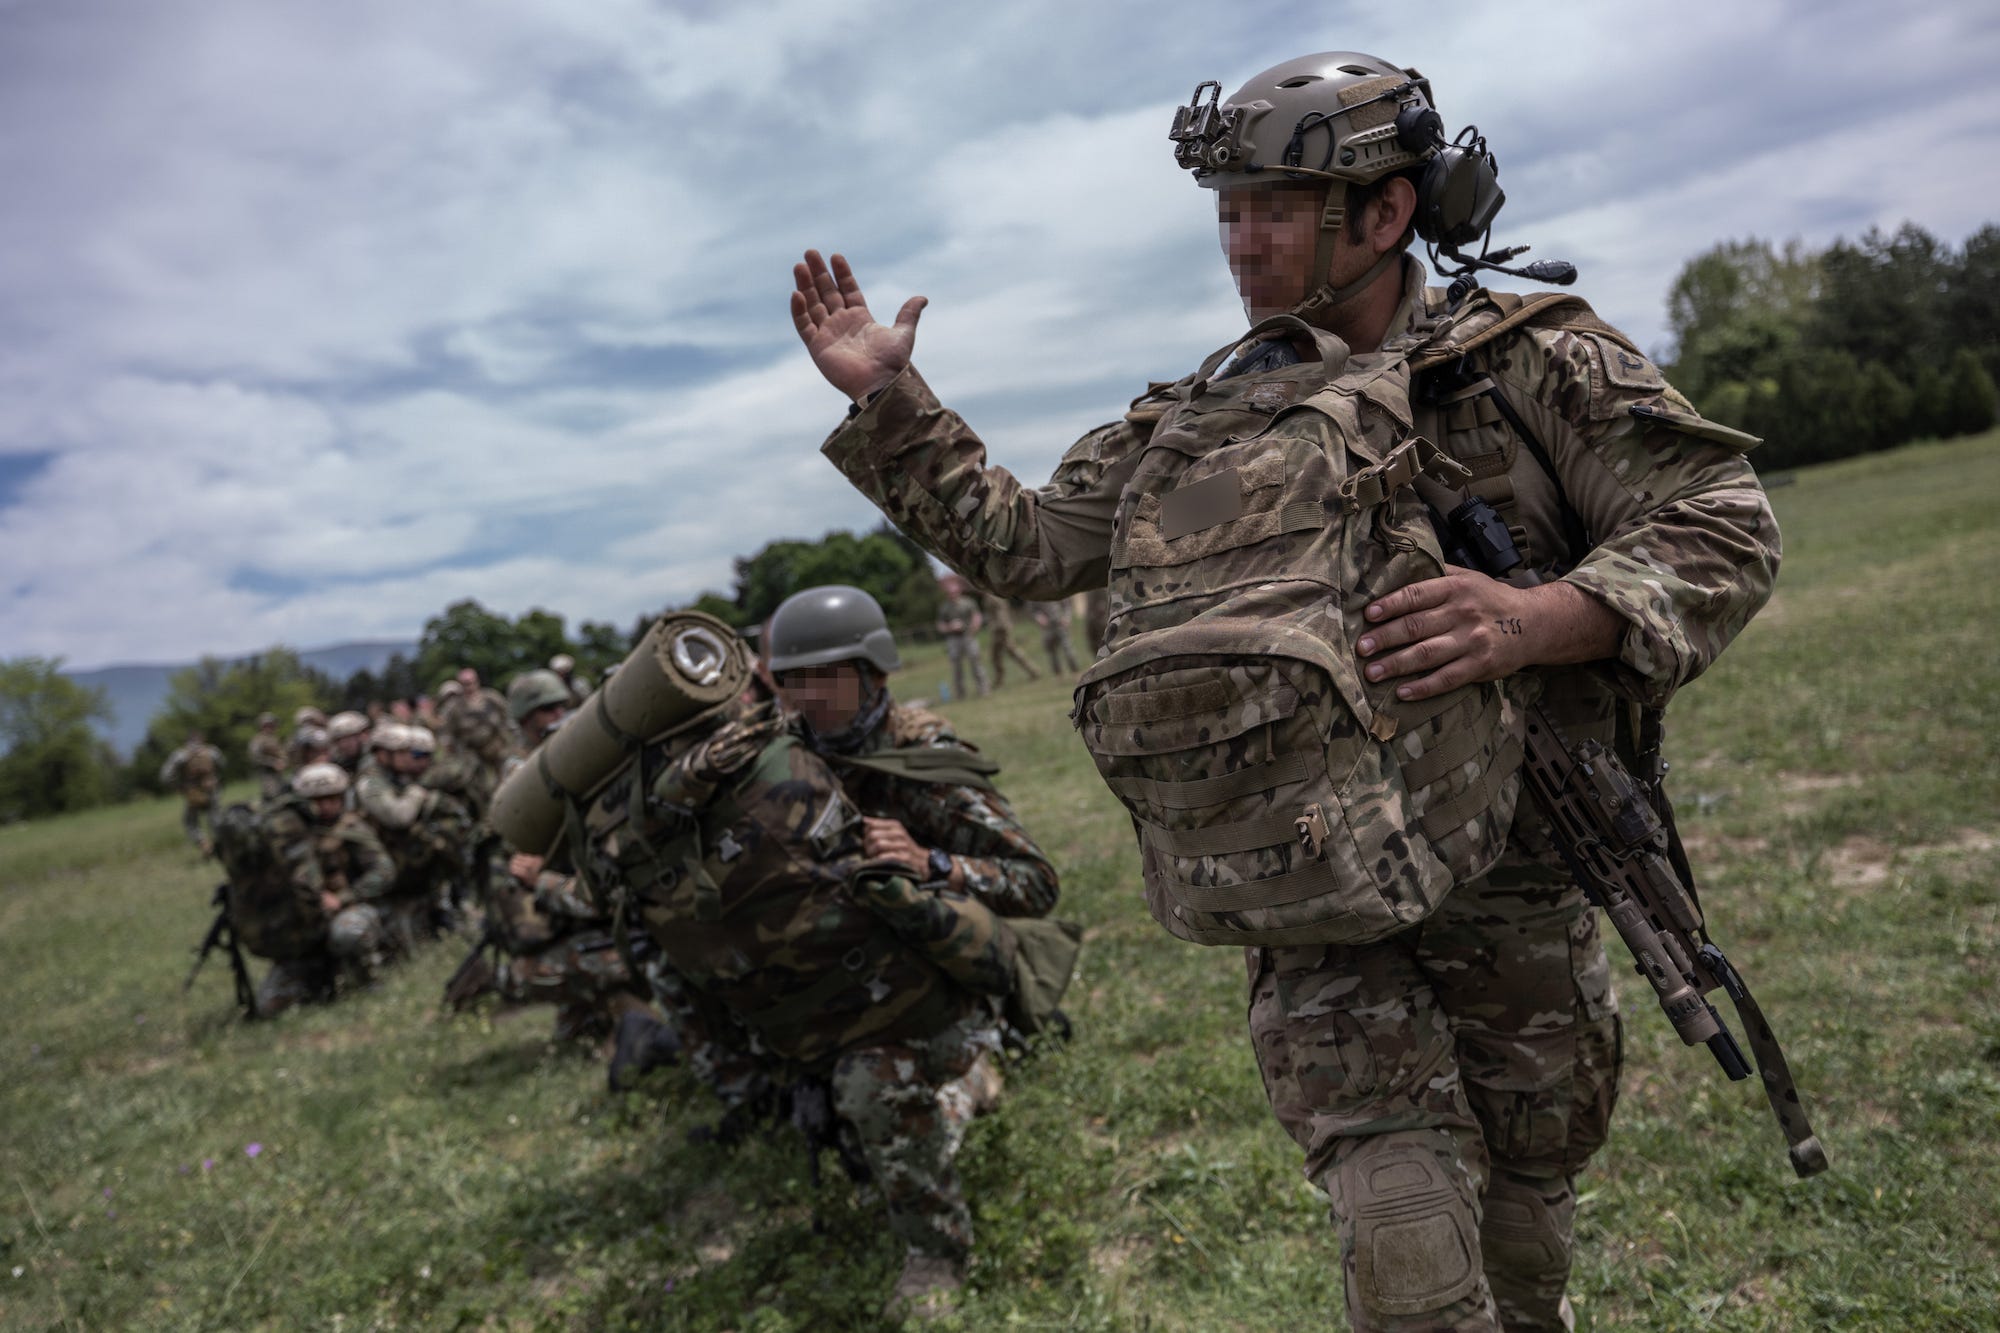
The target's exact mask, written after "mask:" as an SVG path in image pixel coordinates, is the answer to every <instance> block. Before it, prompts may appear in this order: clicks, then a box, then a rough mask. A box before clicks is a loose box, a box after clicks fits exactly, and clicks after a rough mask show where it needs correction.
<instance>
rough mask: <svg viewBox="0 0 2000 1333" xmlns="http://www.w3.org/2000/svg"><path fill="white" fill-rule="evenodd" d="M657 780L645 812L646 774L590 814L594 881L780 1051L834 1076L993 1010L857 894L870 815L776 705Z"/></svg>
mask: <svg viewBox="0 0 2000 1333" xmlns="http://www.w3.org/2000/svg"><path fill="white" fill-rule="evenodd" d="M657 757H659V758H664V756H663V755H661V756H657ZM643 776H644V777H646V778H650V779H651V781H650V782H649V783H648V785H647V786H646V787H645V788H644V789H643V790H642V793H641V799H639V800H637V801H635V800H634V799H633V787H634V784H635V782H637V781H639V780H640V779H641V777H642V773H641V770H640V769H639V768H637V767H635V768H633V769H629V770H627V772H626V773H625V774H624V775H622V776H621V777H620V778H619V779H617V780H616V781H614V782H613V783H612V784H611V785H610V786H609V787H607V788H606V789H605V791H604V792H602V793H601V794H600V795H599V796H598V797H597V799H596V800H595V801H594V802H593V803H592V805H591V808H590V810H589V811H588V812H587V815H586V824H587V826H588V827H589V829H590V830H591V847H590V849H589V852H588V854H587V855H586V857H585V861H586V863H587V865H588V866H589V874H590V876H591V878H592V881H593V883H594V884H596V885H597V887H598V890H599V892H600V893H602V894H605V895H608V896H610V897H613V898H616V899H621V900H622V902H623V911H624V913H625V914H626V916H627V918H628V919H631V920H634V921H635V923H636V924H638V925H641V926H643V928H644V929H645V930H646V931H647V933H648V934H649V935H651V936H652V938H653V940H654V942H655V943H656V944H657V945H658V946H659V948H660V951H661V953H662V954H663V955H664V958H665V961H666V963H667V965H669V966H670V967H671V968H672V969H673V971H674V972H675V973H677V974H678V975H679V977H680V978H682V979H683V980H684V981H685V982H686V983H687V984H688V985H689V986H691V987H693V988H694V989H695V990H697V991H699V992H700V993H701V995H702V996H703V997H704V1000H705V1002H706V1003H709V1004H711V1005H718V1006H721V1007H722V1008H723V1009H726V1010H727V1012H728V1013H729V1015H730V1016H731V1019H732V1021H733V1022H735V1023H738V1024H740V1025H741V1026H742V1027H743V1028H745V1029H747V1030H748V1031H750V1032H754V1033H755V1034H756V1035H757V1037H758V1039H759V1040H760V1041H761V1042H762V1043H763V1045H764V1046H765V1047H767V1048H768V1049H769V1050H771V1051H772V1052H774V1053H775V1054H777V1055H778V1056H780V1057H782V1058H784V1059H786V1060H789V1061H793V1062H796V1063H798V1064H801V1065H805V1066H809V1067H812V1066H822V1065H824V1063H825V1062H827V1061H830V1060H831V1059H832V1057H833V1056H835V1055H836V1054H838V1053H839V1052H840V1051H843V1050H848V1049H852V1048H855V1047H860V1046H867V1045H874V1044H877V1043H881V1042H888V1041H898V1040H913V1039H917V1038H921V1037H924V1036H928V1035H930V1034H932V1033H935V1032H939V1031H942V1030H943V1029H944V1028H945V1027H947V1026H949V1025H950V1024H952V1023H954V1022H957V1021H959V1020H960V1019H962V1018H964V1017H966V1016H968V1015H970V1014H972V1013H974V1012H975V1011H977V1010H978V1009H979V1007H980V1005H981V1004H982V1003H983V1002H982V1001H980V1000H978V999H977V998H975V997H973V996H971V995H970V994H968V993H966V992H964V991H962V990H960V989H958V988H957V987H955V986H953V985H951V984H950V983H948V982H947V981H946V980H945V979H944V977H943V976H942V975H941V974H940V973H939V971H938V969H937V968H936V967H935V966H934V965H933V964H931V963H930V962H928V961H927V960H925V959H924V958H923V957H922V956H920V955H919V954H918V952H917V951H916V950H915V949H913V948H911V947H910V946H908V945H906V944H904V943H903V942H902V941H901V940H900V939H899V937H898V936H897V935H896V933H895V932H894V931H893V930H892V929H891V927H890V926H889V924H888V923H887V922H885V921H884V920H883V919H882V918H881V917H880V916H878V915H876V914H875V913H874V912H872V911H871V910H869V909H868V908H866V907H864V906H862V905H861V904H860V903H859V902H857V901H856V900H855V899H854V898H853V897H852V896H851V895H850V894H849V892H848V891H847V881H848V878H849V876H850V875H851V874H852V872H853V871H855V870H856V869H857V868H858V867H859V866H860V865H861V864H862V863H863V861H862V857H861V855H860V839H859V826H860V819H859V815H858V813H857V812H856V811H855V809H854V807H853V805H852V804H851V803H850V802H849V801H848V800H847V798H846V796H845V795H844V793H843V792H842V790H841V786H840V783H839V782H838V781H837V780H836V779H835V777H834V775H833V773H832V771H831V770H829V769H828V767H827V766H826V764H825V763H824V762H823V761H822V760H821V759H820V758H819V757H818V756H817V755H815V754H813V752H812V751H811V750H809V749H807V748H806V747H805V746H804V745H802V744H800V743H798V741H797V740H796V739H795V738H794V737H793V736H792V735H790V734H789V732H787V731H786V730H785V729H784V726H783V723H782V721H781V720H780V719H779V718H778V716H777V714H776V712H775V710H774V709H773V708H771V707H769V706H765V707H760V708H756V709H753V710H750V711H749V712H748V713H747V714H746V715H745V716H743V717H740V718H739V719H738V720H736V721H732V722H728V723H725V724H724V725H722V726H721V727H719V728H718V729H717V730H715V731H714V732H712V733H710V734H709V735H708V736H706V737H705V738H703V739H701V740H699V741H697V742H695V743H693V744H692V745H691V746H689V747H688V748H687V749H686V750H684V751H683V752H681V753H680V754H679V755H678V756H677V757H675V758H674V759H673V761H672V762H671V763H667V764H663V765H662V766H660V767H658V768H655V767H651V766H650V765H649V766H648V767H646V768H645V770H644V773H643Z"/></svg>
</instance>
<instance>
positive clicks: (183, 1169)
mask: <svg viewBox="0 0 2000 1333" xmlns="http://www.w3.org/2000/svg"><path fill="white" fill-rule="evenodd" d="M179 1170H180V1173H181V1174H182V1175H186V1174H187V1173H188V1164H187V1163H186V1162H182V1163H181V1164H180V1168H179Z"/></svg>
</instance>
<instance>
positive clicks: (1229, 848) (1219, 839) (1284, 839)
mask: <svg viewBox="0 0 2000 1333" xmlns="http://www.w3.org/2000/svg"><path fill="white" fill-rule="evenodd" d="M1296 818H1297V817H1296V816H1294V815H1292V814H1290V813H1283V814H1276V815H1265V816H1263V817H1262V818H1260V819H1233V820H1230V821H1229V822H1228V823H1224V824H1206V825H1203V826H1202V827H1201V828H1194V829H1170V828H1161V827H1160V826H1159V825H1157V824H1150V825H1148V826H1147V828H1146V840H1147V841H1148V842H1150V843H1152V844H1153V846H1155V847H1157V848H1159V849H1160V850H1161V851H1163V852H1165V853H1166V854H1167V855H1168V856H1182V857H1196V856H1228V855H1229V854H1230V853H1231V852H1254V851H1256V850H1257V849H1258V848H1259V847H1276V846H1278V845H1279V844H1281V843H1288V842H1295V841H1297V839H1298V829H1297V826H1296V822H1295V821H1296Z"/></svg>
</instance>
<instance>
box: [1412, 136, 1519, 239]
mask: <svg viewBox="0 0 2000 1333" xmlns="http://www.w3.org/2000/svg"><path fill="white" fill-rule="evenodd" d="M1506 202H1507V195H1506V193H1505V192H1504V191H1503V190H1501V188H1500V175H1499V173H1498V172H1497V171H1495V170H1494V167H1493V159H1492V158H1491V157H1489V156H1488V155H1487V154H1485V153H1481V152H1475V151H1473V150H1471V149H1468V148H1464V147H1461V146H1460V145H1458V144H1451V145H1449V146H1447V147H1445V148H1442V149H1440V150H1439V151H1438V154H1437V156H1436V157H1433V158H1432V159H1431V160H1430V163H1429V165H1427V166H1426V167H1425V168H1424V175H1423V180H1422V181H1421V182H1420V183H1419V184H1418V186H1417V234H1418V235H1419V236H1421V237H1423V238H1424V239H1425V240H1426V241H1430V242H1432V243H1433V244H1437V245H1444V246H1447V247H1457V246H1461V245H1469V244H1471V243H1472V242H1473V241H1476V240H1478V239H1479V238H1480V237H1481V236H1483V235H1485V234H1486V230H1487V228H1489V227H1491V226H1492V225H1493V218H1494V215H1495V214H1497V213H1498V212H1499V211H1500V205H1502V204H1504V203H1506Z"/></svg>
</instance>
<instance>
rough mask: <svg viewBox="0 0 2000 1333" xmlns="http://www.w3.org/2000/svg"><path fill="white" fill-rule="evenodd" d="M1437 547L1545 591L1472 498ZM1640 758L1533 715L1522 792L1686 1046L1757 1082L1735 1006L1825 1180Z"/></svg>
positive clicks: (1807, 1155) (1776, 1053)
mask: <svg viewBox="0 0 2000 1333" xmlns="http://www.w3.org/2000/svg"><path fill="white" fill-rule="evenodd" d="M1441 535H1443V536H1444V538H1445V546H1446V550H1445V557H1446V559H1448V560H1450V561H1451V562H1452V563H1453V564H1456V565H1461V566H1464V567H1466V568H1469V569H1477V570H1480V571H1481V572H1483V573H1486V574H1489V575H1491V576H1492V577H1494V578H1497V579H1504V580H1506V581H1507V582H1510V583H1513V584H1515V585H1516V586H1520V587H1532V586H1534V585H1536V584H1539V583H1540V582H1541V581H1542V579H1541V576H1540V575H1539V574H1538V573H1537V572H1536V571H1535V570H1534V569H1532V568H1530V567H1529V566H1528V565H1527V563H1526V562H1525V561H1523V560H1522V558H1521V553H1520V550H1519V549H1518V548H1517V547H1516V546H1515V545H1514V538H1513V534H1512V533H1510V532H1509V531H1508V530H1507V525H1506V523H1504V522H1503V521H1502V520H1501V518H1500V516H1499V514H1497V513H1495V512H1494V510H1493V507H1492V506H1491V505H1489V504H1488V503H1487V502H1486V501H1484V500H1482V499H1479V498H1478V497H1476V496H1475V497H1474V498H1472V499H1470V500H1467V501H1466V502H1465V503H1463V504H1461V505H1459V506H1458V507H1457V508H1456V509H1453V510H1452V511H1451V513H1450V515H1449V516H1447V517H1446V518H1445V519H1444V521H1443V524H1442V525H1441ZM1641 748H1642V755H1641V761H1642V763H1643V764H1644V766H1645V767H1646V769H1647V770H1648V771H1647V773H1646V780H1645V781H1643V782H1642V781H1640V780H1639V779H1637V778H1634V777H1633V776H1632V774H1631V773H1630V772H1629V771H1628V770H1627V769H1626V767H1625V764H1624V762H1623V761H1622V760H1620V759H1619V757H1618V754H1617V753H1616V752H1615V751H1614V750H1613V749H1611V747H1609V746H1607V745H1605V744H1603V743H1602V742H1600V741H1594V740H1593V741H1585V742H1584V743H1582V744H1581V745H1572V744H1570V743H1569V741H1568V740H1566V739H1565V738H1564V737H1563V735H1562V733H1561V732H1560V731H1559V730H1558V729H1557V728H1556V726H1555V725H1554V723H1552V722H1551V721H1550V720H1549V717H1548V715H1547V714H1546V713H1545V712H1544V711H1543V710H1542V708H1541V706H1540V705H1536V706H1534V707H1533V708H1530V709H1529V710H1528V715H1527V735H1526V737H1525V749H1524V757H1523V759H1522V762H1521V779H1522V783H1523V785H1524V786H1525V787H1526V788H1527V791H1528V794H1529V796H1530V797H1531V798H1532V799H1533V800H1534V802H1535V807H1536V808H1537V809H1538V810H1540V811H1541V813H1542V816H1543V818H1544V819H1546V820H1547V821H1548V824H1549V829H1550V832H1551V834H1552V835H1553V837H1554V840H1555V845H1556V850H1557V851H1559V852H1560V853H1561V854H1562V858H1563V861H1564V863H1565V864H1567V865H1568V867H1569V871H1570V874H1571V875H1573V876H1574V877H1575V878H1576V882H1577V884H1578V885H1580V886H1581V887H1582V889H1583V891H1584V894H1585V895H1586V896H1587V897H1588V898H1589V899H1590V901H1591V902H1592V903H1594V904H1596V905H1597V906H1598V907H1601V908H1603V909H1604V914H1605V915H1606V916H1607V917H1609V918H1611V923H1612V925H1614V926H1616V927H1617V928H1618V934H1619V937H1620V938H1621V939H1623V940H1624V941H1625V947H1626V948H1628V949H1630V950H1631V951H1632V957H1633V958H1634V959H1635V960H1636V961H1637V963H1638V969H1637V970H1638V972H1639V975H1641V976H1643V977H1644V978H1646V980H1647V981H1648V982H1650V983H1651V984H1652V987H1653V991H1654V994H1655V995H1656V996H1657V997H1658V999H1659V1002H1660V1008H1661V1009H1662V1010H1663V1011H1665V1013H1666V1015H1667V1021H1668V1022H1670V1023H1672V1024H1673V1025H1674V1031H1675V1032H1677V1033H1679V1034H1680V1038H1681V1041H1682V1042H1683V1043H1685V1044H1686V1045H1689V1046H1693V1045H1695V1044H1696V1043H1700V1044H1703V1045H1705V1046H1707V1047H1708V1049H1709V1050H1710V1051H1711V1052H1712V1053H1713V1054H1714V1056H1715V1059H1716V1062H1717V1063H1718V1064H1720V1065H1721V1066H1722V1072H1723V1073H1724V1074H1726V1075H1728V1076H1729V1078H1730V1079H1731V1080H1732V1081H1735V1080H1741V1079H1745V1078H1748V1077H1749V1076H1750V1065H1749V1062H1748V1061H1746V1060H1745V1059H1744V1058H1743V1048H1742V1047H1740V1046H1738V1045H1737V1044H1736V1038H1735V1036H1734V1035H1733V1034H1732V1033H1731V1032H1730V1030H1729V1025H1728V1024H1727V1023H1725V1022H1724V1021H1723V1019H1722V1015H1721V1014H1720V1013H1718V1012H1716V1008H1715V1006H1714V1005H1713V1004H1711V1003H1709V1001H1708V996H1709V995H1711V994H1713V993H1714V992H1715V991H1717V990H1722V991H1724V992H1726V993H1727V994H1728V996H1729V998H1730V1000H1731V1002H1732V1003H1733V1004H1734V1005H1735V1007H1736V1015H1737V1017H1738V1018H1739V1019H1741V1020H1742V1022H1743V1027H1744V1031H1745V1033H1746V1035H1748V1037H1749V1039H1750V1049H1751V1051H1752V1052H1754V1053H1755V1055H1756V1059H1757V1070H1758V1073H1759V1075H1760V1076H1761V1078H1762V1081H1763V1084H1764V1095H1765V1096H1766V1097H1767V1098H1768V1099H1769V1100H1770V1103H1771V1110H1772V1112H1773V1113H1774V1114H1775V1115H1776V1116H1777V1118H1778V1127H1779V1128H1780V1129H1782V1130H1783V1131H1784V1134H1785V1139H1786V1142H1787V1143H1788V1144H1789V1145H1790V1147H1789V1155H1790V1157H1791V1162H1792V1169H1793V1170H1794V1171H1796V1172H1798V1174H1799V1175H1801V1176H1810V1175H1816V1174H1817V1173H1819V1172H1821V1171H1824V1170H1826V1165H1827V1163H1826V1150H1825V1149H1824V1148H1823V1147H1821V1146H1820V1141H1819V1137H1818V1136H1817V1135H1816V1134H1814V1133H1813V1129H1812V1125H1811V1124H1810V1123H1809V1122H1808V1121H1807V1119H1806V1112H1805V1105H1804V1103H1803V1102H1801V1101H1800V1100H1799V1091H1798V1086H1797V1085H1796V1084H1795V1083H1794V1082H1793V1081H1792V1071H1791V1068H1790V1066H1788V1065H1787V1064H1786V1063H1785V1053H1784V1051H1783V1050H1782V1049H1780V1048H1779V1046H1778V1039H1777V1037H1776V1036H1774V1035H1773V1034H1772V1031H1771V1025H1770V1023H1769V1022H1767V1021H1766V1020H1765V1018H1764V1011H1763V1010H1762V1009H1761V1008H1759V1007H1758V1004H1757V1001H1756V1000H1755V999H1754V998H1753V997H1752V996H1751V994H1750V987H1749V986H1748V985H1747V984H1746V983H1745V982H1744V980H1743V975H1742V973H1740V972H1738V971H1737V970H1736V968H1735V967H1734V966H1733V965H1732V964H1731V963H1730V961H1729V959H1728V958H1727V957H1725V956H1724V954H1723V952H1722V950H1721V949H1719V948H1717V947H1716V945H1715V942H1714V941H1713V940H1711V939H1710V938H1709V936H1708V928H1707V926H1706V924H1705V923H1704V922H1703V920H1702V915H1701V902H1700V899H1699V897H1698V895H1697V893H1696V890H1695V882H1694V872H1693V870H1692V869H1690V868H1689V865H1688V860H1687V852H1686V851H1685V849H1684V848H1683V847H1682V846H1681V839H1680V833H1679V832H1678V830H1676V829H1675V827H1674V812H1673V806H1672V804H1670V803H1669V802H1668V800H1667V793H1666V788H1665V778H1666V770H1667V766H1666V764H1665V763H1664V762H1662V761H1661V760H1660V759H1659V755H1658V747H1657V738H1655V739H1654V741H1653V742H1652V743H1648V744H1646V745H1644V746H1642V747H1641Z"/></svg>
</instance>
